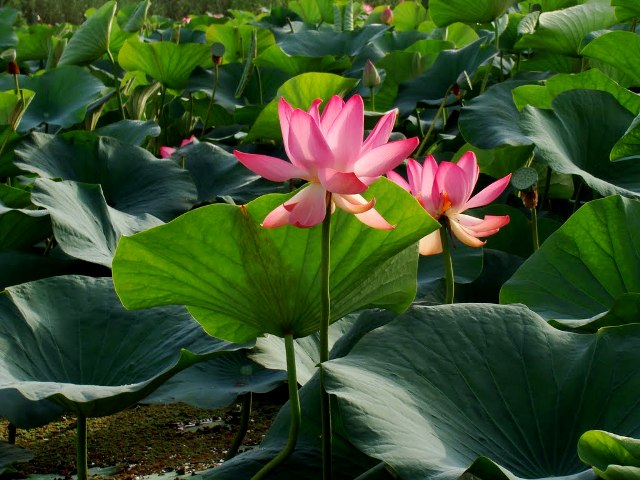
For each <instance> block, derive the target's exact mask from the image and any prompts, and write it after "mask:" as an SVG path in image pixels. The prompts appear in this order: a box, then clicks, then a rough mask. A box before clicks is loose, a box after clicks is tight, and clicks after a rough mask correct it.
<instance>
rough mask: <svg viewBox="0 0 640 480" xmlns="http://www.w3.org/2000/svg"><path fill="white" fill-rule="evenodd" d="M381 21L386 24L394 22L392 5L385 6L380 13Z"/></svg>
mask: <svg viewBox="0 0 640 480" xmlns="http://www.w3.org/2000/svg"><path fill="white" fill-rule="evenodd" d="M380 21H381V22H382V23H384V24H385V25H391V22H393V10H391V7H385V9H384V10H383V11H382V13H380Z"/></svg>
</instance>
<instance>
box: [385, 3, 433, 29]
mask: <svg viewBox="0 0 640 480" xmlns="http://www.w3.org/2000/svg"><path fill="white" fill-rule="evenodd" d="M428 18H429V16H428V14H427V10H426V8H424V7H423V6H422V4H421V3H420V2H400V3H398V4H397V5H396V6H395V7H393V19H392V20H391V25H392V26H393V28H394V29H395V30H396V31H398V32H414V31H416V30H417V29H418V28H419V26H420V24H421V23H422V22H424V21H425V20H427V19H428Z"/></svg>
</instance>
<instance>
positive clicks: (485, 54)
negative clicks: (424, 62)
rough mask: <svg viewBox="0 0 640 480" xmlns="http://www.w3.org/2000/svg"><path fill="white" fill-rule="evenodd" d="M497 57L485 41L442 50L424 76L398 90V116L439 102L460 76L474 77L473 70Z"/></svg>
mask: <svg viewBox="0 0 640 480" xmlns="http://www.w3.org/2000/svg"><path fill="white" fill-rule="evenodd" d="M497 53H498V51H497V50H496V48H495V47H494V46H493V45H486V44H485V41H484V40H477V41H475V42H473V43H471V44H469V45H467V46H466V47H464V48H460V49H458V50H443V51H442V52H440V54H439V55H438V58H436V60H435V62H433V65H431V67H430V68H429V69H428V70H427V71H426V72H424V73H423V74H422V75H420V76H418V77H416V78H415V79H413V80H412V81H410V82H407V83H404V84H402V85H401V86H400V90H399V91H398V98H397V100H396V106H397V107H398V108H399V109H400V113H401V114H403V115H407V114H409V113H410V112H411V111H413V109H414V108H416V105H417V104H418V103H420V102H424V101H434V100H435V101H438V100H442V98H444V96H445V93H446V92H447V90H448V89H449V88H450V87H451V86H452V85H453V84H455V83H456V82H457V81H458V78H459V76H460V75H461V74H462V73H463V72H466V73H467V75H468V76H469V77H473V75H474V74H475V72H476V70H477V69H478V68H479V67H480V66H482V65H484V64H486V63H487V62H489V61H491V59H493V57H495V56H496V54H497Z"/></svg>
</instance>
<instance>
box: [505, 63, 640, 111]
mask: <svg viewBox="0 0 640 480" xmlns="http://www.w3.org/2000/svg"><path fill="white" fill-rule="evenodd" d="M567 90H598V91H601V92H609V93H610V94H611V95H613V96H614V97H615V98H616V100H618V102H619V103H620V105H622V106H623V107H625V108H626V109H627V110H629V111H630V112H631V113H633V114H635V115H637V114H639V113H640V97H639V96H638V95H636V94H635V93H633V92H631V91H629V90H628V89H626V88H622V87H621V86H620V85H618V84H617V83H616V82H614V81H613V80H611V78H609V77H608V76H607V75H605V74H604V73H602V72H601V71H600V70H598V69H597V68H592V69H590V70H587V71H586V72H582V73H576V74H564V73H561V74H558V75H554V76H553V77H551V78H548V79H547V80H546V81H545V84H544V85H523V86H521V87H515V88H514V89H513V101H514V103H515V104H516V107H517V108H518V110H522V109H523V108H524V107H525V106H526V105H531V106H532V107H535V108H546V109H551V105H552V102H553V99H554V98H556V97H557V96H558V95H559V94H560V93H562V92H566V91H567Z"/></svg>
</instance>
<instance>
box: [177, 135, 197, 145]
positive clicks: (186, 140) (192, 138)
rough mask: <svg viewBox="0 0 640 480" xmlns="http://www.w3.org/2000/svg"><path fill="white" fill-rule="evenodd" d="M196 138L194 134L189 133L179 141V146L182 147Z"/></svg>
mask: <svg viewBox="0 0 640 480" xmlns="http://www.w3.org/2000/svg"><path fill="white" fill-rule="evenodd" d="M195 139H196V136H195V135H191V136H190V137H189V138H185V139H184V140H182V142H180V147H184V146H185V145H189V144H190V143H193V142H194V141H195Z"/></svg>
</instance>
